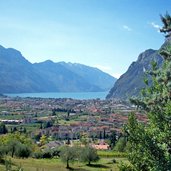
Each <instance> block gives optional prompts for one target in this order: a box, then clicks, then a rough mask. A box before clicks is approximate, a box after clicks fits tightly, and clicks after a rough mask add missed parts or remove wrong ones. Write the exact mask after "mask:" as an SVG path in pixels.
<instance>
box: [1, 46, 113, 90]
mask: <svg viewBox="0 0 171 171" xmlns="http://www.w3.org/2000/svg"><path fill="white" fill-rule="evenodd" d="M67 65H70V64H67V63H65V65H63V64H62V63H54V62H52V61H45V62H41V63H36V64H32V63H30V62H29V61H27V60H26V59H25V58H24V57H23V56H22V54H21V53H20V52H19V51H17V50H15V49H12V48H7V49H6V48H4V47H2V46H0V93H25V92H26V93H29V92H81V91H82V92H86V91H104V90H106V84H109V85H111V87H112V84H113V83H114V80H115V79H114V78H113V77H112V76H109V75H108V74H105V73H103V72H102V71H99V70H98V71H97V73H96V74H94V75H96V77H97V78H98V75H99V77H100V78H101V76H100V75H102V78H103V79H104V80H103V81H104V82H107V81H108V82H107V83H105V84H104V86H103V85H102V84H100V83H97V84H95V82H96V80H97V82H99V81H98V79H96V77H93V79H92V80H90V79H89V78H87V77H88V75H89V74H91V70H92V73H95V69H94V68H91V67H88V66H85V69H84V72H87V73H88V74H87V73H86V74H84V72H81V71H80V70H78V71H77V69H75V68H73V69H71V68H70V67H69V66H67ZM79 65H80V64H79ZM80 66H81V65H80ZM75 67H76V66H75ZM86 68H87V69H88V70H86ZM80 73H81V74H80ZM92 75H93V74H92ZM108 77H109V78H110V79H106V78H108ZM106 80H107V81H106ZM112 81H113V83H112V84H111V82H112Z"/></svg>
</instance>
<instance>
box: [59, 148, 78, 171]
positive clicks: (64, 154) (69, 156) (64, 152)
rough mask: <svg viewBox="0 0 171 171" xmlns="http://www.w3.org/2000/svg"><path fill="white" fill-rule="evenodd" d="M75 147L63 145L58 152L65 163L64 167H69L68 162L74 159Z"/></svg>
mask: <svg viewBox="0 0 171 171" xmlns="http://www.w3.org/2000/svg"><path fill="white" fill-rule="evenodd" d="M76 151H77V150H76V149H75V147H69V146H63V147H62V148H61V152H60V158H61V160H62V161H63V162H65V163H66V165H67V166H66V168H70V166H69V163H70V162H73V161H75V160H76V157H77V156H76Z"/></svg>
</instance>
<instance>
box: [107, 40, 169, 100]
mask: <svg viewBox="0 0 171 171" xmlns="http://www.w3.org/2000/svg"><path fill="white" fill-rule="evenodd" d="M167 44H171V41H169V40H168V41H166V42H165V43H164V44H163V45H162V46H161V48H164V47H165V46H166V45H167ZM161 48H160V49H161ZM160 49H159V50H160ZM159 50H153V49H148V50H146V51H145V52H143V53H141V54H140V55H139V56H138V59H137V61H136V62H133V63H132V64H131V65H130V66H129V68H128V70H127V71H126V72H125V73H124V74H123V75H122V76H121V77H120V78H119V79H118V80H117V81H116V82H115V84H114V86H113V88H112V89H111V90H110V91H109V94H108V95H107V97H106V98H107V99H109V98H115V99H128V98H130V97H131V96H137V95H138V94H139V92H140V90H141V89H142V88H143V87H144V86H145V84H144V82H143V80H144V76H145V74H144V73H145V71H146V70H150V67H151V62H152V60H155V61H156V62H157V63H158V66H159V67H160V66H161V65H162V61H163V58H162V57H161V56H160V55H159Z"/></svg>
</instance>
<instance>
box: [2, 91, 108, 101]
mask: <svg viewBox="0 0 171 171" xmlns="http://www.w3.org/2000/svg"><path fill="white" fill-rule="evenodd" d="M107 94H108V92H107V91H106V92H74V93H73V92H72V93H69V92H60V93H59V92H46V93H18V94H5V95H7V96H10V97H17V96H18V97H40V98H72V99H80V100H82V99H97V98H99V99H105V97H106V96H107Z"/></svg>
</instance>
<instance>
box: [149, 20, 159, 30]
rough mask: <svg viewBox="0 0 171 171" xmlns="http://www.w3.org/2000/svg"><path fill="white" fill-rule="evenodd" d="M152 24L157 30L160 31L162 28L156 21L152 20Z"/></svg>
mask: <svg viewBox="0 0 171 171" xmlns="http://www.w3.org/2000/svg"><path fill="white" fill-rule="evenodd" d="M150 25H151V26H152V27H153V28H155V29H156V30H157V32H160V28H161V26H160V25H158V24H156V23H154V22H151V23H150Z"/></svg>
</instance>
